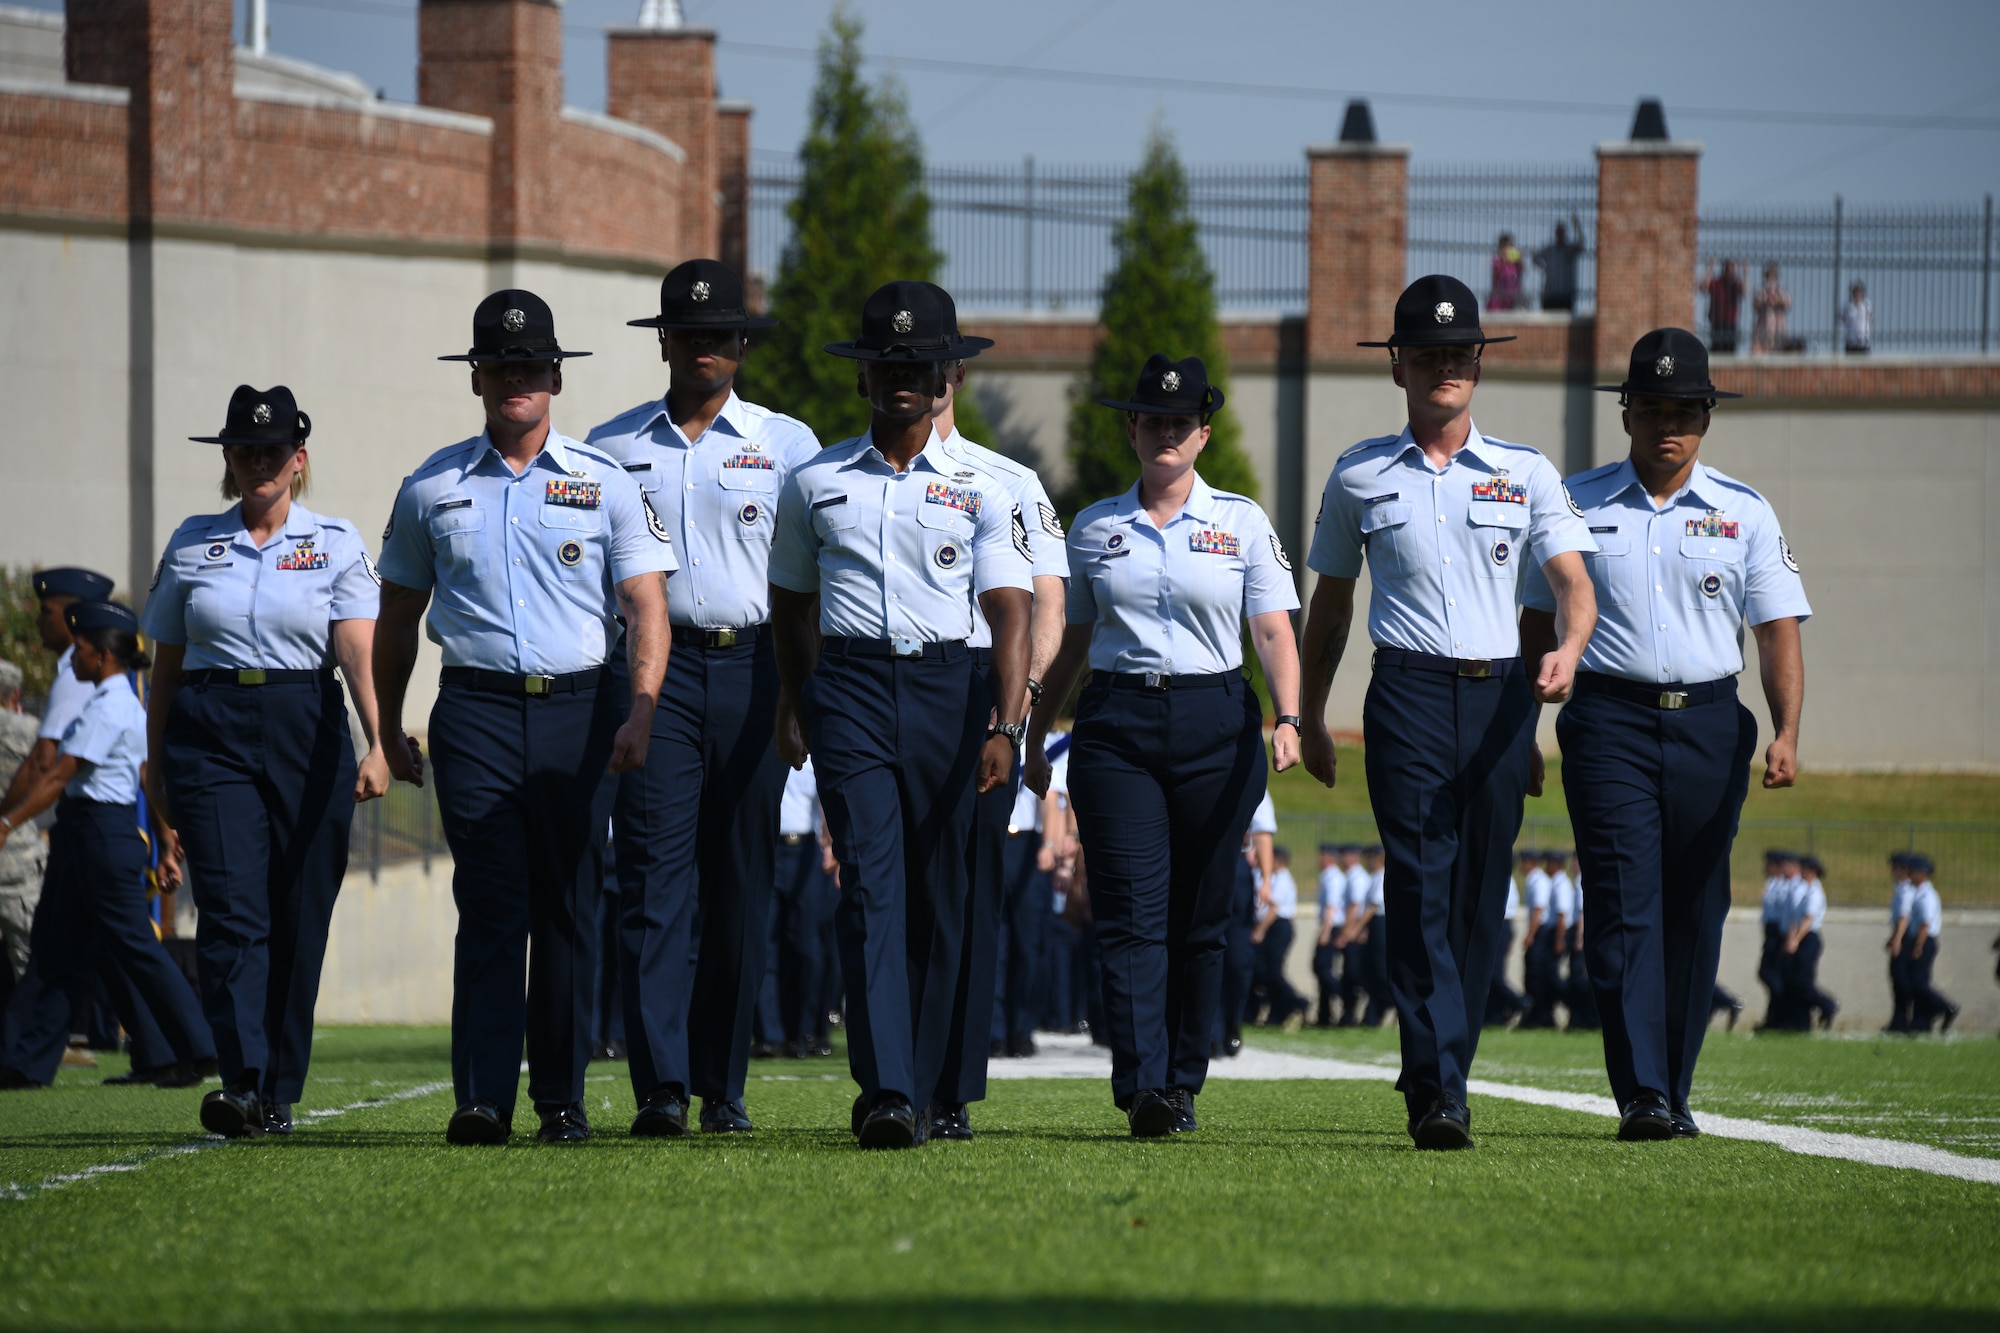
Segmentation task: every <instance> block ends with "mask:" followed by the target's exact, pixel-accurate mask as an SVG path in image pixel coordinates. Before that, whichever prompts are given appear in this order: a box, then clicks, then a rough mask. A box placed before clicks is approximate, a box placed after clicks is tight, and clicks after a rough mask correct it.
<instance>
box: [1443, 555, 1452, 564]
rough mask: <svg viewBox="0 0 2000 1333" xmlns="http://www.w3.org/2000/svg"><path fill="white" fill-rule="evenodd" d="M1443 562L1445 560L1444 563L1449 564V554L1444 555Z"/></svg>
mask: <svg viewBox="0 0 2000 1333" xmlns="http://www.w3.org/2000/svg"><path fill="white" fill-rule="evenodd" d="M1444 562H1445V563H1446V564H1447V565H1448V564H1450V563H1451V557H1450V556H1446V557H1445V558H1444Z"/></svg>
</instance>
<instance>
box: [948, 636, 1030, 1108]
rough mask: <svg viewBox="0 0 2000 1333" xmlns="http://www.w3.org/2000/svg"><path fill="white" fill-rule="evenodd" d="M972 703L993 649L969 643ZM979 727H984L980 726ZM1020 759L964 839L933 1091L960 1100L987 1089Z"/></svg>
mask: <svg viewBox="0 0 2000 1333" xmlns="http://www.w3.org/2000/svg"><path fill="white" fill-rule="evenodd" d="M968 651H970V652H971V654H972V668H973V694H974V696H975V699H974V707H975V708H977V709H980V710H982V711H983V710H987V709H990V708H992V706H993V689H992V687H993V679H992V670H993V650H992V649H990V648H973V649H969V650H968ZM982 730H983V729H982ZM1019 771H1020V760H1019V758H1018V756H1017V757H1016V759H1015V767H1014V771H1012V772H1010V773H1009V774H1008V775H1007V776H1008V780H1007V781H1005V782H1002V783H1001V784H1000V785H999V786H997V787H995V788H994V789H993V790H992V791H989V792H983V793H982V792H974V793H973V797H972V836H971V837H970V838H969V839H967V840H966V844H965V879H966V900H965V938H964V941H963V942H962V944H961V945H960V948H961V950H962V957H961V958H960V960H959V968H958V989H957V991H956V992H955V995H954V998H953V1000H952V1013H951V1024H952V1032H951V1041H950V1043H949V1044H948V1045H947V1046H946V1047H945V1055H944V1069H943V1071H942V1073H941V1074H940V1075H939V1078H938V1091H937V1099H938V1101H940V1102H944V1103H954V1104H963V1103H965V1102H976V1101H983V1100H984V1099H985V1097H986V1056H987V1049H988V1047H989V1046H990V1045H991V1042H992V1033H993V999H994V995H995V993H996V992H997V991H998V990H999V983H1000V922H1001V918H1002V917H1003V916H1004V915H1005V913H1006V906H1007V885H1006V881H1007V821H1008V819H1010V818H1011V817H1012V816H1013V813H1014V793H1015V790H1016V788H1015V783H1016V781H1018V778H1019Z"/></svg>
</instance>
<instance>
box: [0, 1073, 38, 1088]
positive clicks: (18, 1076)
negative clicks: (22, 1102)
mask: <svg viewBox="0 0 2000 1333" xmlns="http://www.w3.org/2000/svg"><path fill="white" fill-rule="evenodd" d="M47 1086H48V1084H46V1083H37V1082H35V1080H33V1079H31V1078H29V1077H28V1076H27V1075H26V1074H23V1073H22V1072H21V1071H20V1070H18V1069H0V1092H14V1091H17V1090H19V1089H21V1088H46V1087H47Z"/></svg>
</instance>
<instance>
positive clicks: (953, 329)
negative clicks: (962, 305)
mask: <svg viewBox="0 0 2000 1333" xmlns="http://www.w3.org/2000/svg"><path fill="white" fill-rule="evenodd" d="M924 286H926V287H928V288H930V289H931V290H932V291H934V292H936V293H937V298H938V300H939V301H941V302H943V303H944V323H945V328H946V329H947V330H948V331H949V332H950V334H951V336H952V337H954V338H956V339H958V341H960V342H962V343H966V344H968V345H969V346H972V347H979V348H986V347H991V346H992V345H993V340H992V339H991V338H978V337H974V336H973V335H972V334H969V333H961V332H959V329H958V302H956V301H954V300H952V299H951V293H950V292H948V291H946V290H945V289H944V288H942V287H940V286H938V285H937V284H936V283H934V282H927V283H925V284H924Z"/></svg>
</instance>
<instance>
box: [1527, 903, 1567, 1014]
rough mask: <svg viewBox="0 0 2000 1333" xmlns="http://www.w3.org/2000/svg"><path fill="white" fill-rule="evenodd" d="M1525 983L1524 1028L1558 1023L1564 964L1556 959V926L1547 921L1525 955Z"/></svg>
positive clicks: (1529, 943)
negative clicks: (1557, 1006) (1526, 1010)
mask: <svg viewBox="0 0 2000 1333" xmlns="http://www.w3.org/2000/svg"><path fill="white" fill-rule="evenodd" d="M1521 971H1522V986H1523V989H1524V990H1526V991H1527V994H1528V1012H1527V1013H1525V1014H1523V1015H1522V1016H1521V1026H1522V1027H1524V1028H1551V1027H1554V1026H1555V1025H1556V1001H1557V1000H1559V999H1561V998H1562V997H1561V994H1560V992H1561V990H1562V985H1561V982H1562V976H1561V971H1562V969H1561V966H1560V964H1559V963H1558V962H1557V961H1556V926H1555V922H1553V921H1543V922H1542V924H1541V925H1540V926H1538V927H1536V929H1535V933H1534V934H1533V935H1532V936H1530V937H1529V939H1528V942H1527V946H1526V947H1525V948H1524V949H1523V951H1522V954H1521Z"/></svg>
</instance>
